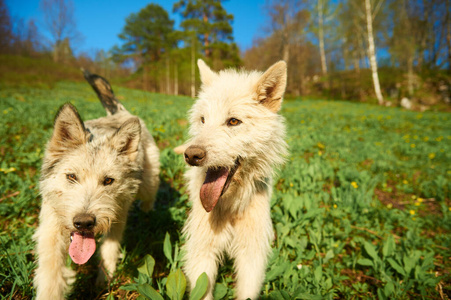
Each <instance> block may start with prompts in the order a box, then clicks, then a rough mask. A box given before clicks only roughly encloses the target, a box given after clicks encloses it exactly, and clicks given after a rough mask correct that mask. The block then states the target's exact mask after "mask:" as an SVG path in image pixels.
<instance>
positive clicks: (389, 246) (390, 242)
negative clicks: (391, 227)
mask: <svg viewBox="0 0 451 300" xmlns="http://www.w3.org/2000/svg"><path fill="white" fill-rule="evenodd" d="M395 248H396V244H395V239H394V238H393V236H392V235H390V236H389V237H388V238H387V240H386V241H385V243H384V246H383V247H382V255H384V258H386V257H387V256H391V255H392V254H393V252H394V251H395Z"/></svg>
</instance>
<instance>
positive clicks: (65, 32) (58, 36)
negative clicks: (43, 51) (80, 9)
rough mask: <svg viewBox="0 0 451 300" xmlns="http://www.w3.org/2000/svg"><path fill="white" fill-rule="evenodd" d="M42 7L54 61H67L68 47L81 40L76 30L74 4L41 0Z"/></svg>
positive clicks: (66, 0) (58, 0)
mask: <svg viewBox="0 0 451 300" xmlns="http://www.w3.org/2000/svg"><path fill="white" fill-rule="evenodd" d="M40 6H41V10H42V12H43V14H44V22H45V27H46V29H47V31H48V33H49V34H50V37H51V40H52V41H51V42H52V46H53V60H54V61H55V62H59V61H61V60H63V59H65V57H64V55H65V53H67V47H68V46H70V45H74V44H76V43H77V42H79V40H80V39H81V35H80V33H79V32H78V31H77V29H76V23H75V17H74V4H73V2H72V1H71V0H41V3H40ZM70 52H71V51H70Z"/></svg>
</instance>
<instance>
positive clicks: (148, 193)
mask: <svg viewBox="0 0 451 300" xmlns="http://www.w3.org/2000/svg"><path fill="white" fill-rule="evenodd" d="M142 137H143V146H144V149H145V155H144V168H143V180H142V183H141V185H140V187H139V191H138V199H140V200H141V201H142V202H141V209H142V210H143V211H144V212H148V211H149V210H151V209H153V205H154V202H155V198H156V195H157V191H158V188H159V186H160V175H159V173H160V160H159V159H160V154H159V150H158V147H157V146H156V145H155V144H154V143H152V142H151V139H152V137H151V136H150V133H148V132H147V130H146V132H144V131H143V136H142Z"/></svg>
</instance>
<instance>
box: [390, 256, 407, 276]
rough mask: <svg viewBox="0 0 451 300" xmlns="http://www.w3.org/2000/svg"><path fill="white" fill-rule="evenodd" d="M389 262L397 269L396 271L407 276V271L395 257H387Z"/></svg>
mask: <svg viewBox="0 0 451 300" xmlns="http://www.w3.org/2000/svg"><path fill="white" fill-rule="evenodd" d="M387 261H388V263H389V264H390V266H391V267H392V268H393V269H395V271H396V272H398V273H399V274H401V275H403V276H406V271H404V269H403V268H402V267H401V266H400V265H399V264H398V263H397V262H396V261H395V260H394V259H393V258H389V259H387Z"/></svg>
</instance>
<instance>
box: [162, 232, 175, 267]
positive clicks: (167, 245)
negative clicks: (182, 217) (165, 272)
mask: <svg viewBox="0 0 451 300" xmlns="http://www.w3.org/2000/svg"><path fill="white" fill-rule="evenodd" d="M163 252H164V256H166V258H167V259H168V260H169V261H170V262H171V264H172V263H173V262H174V261H173V260H172V244H171V236H170V235H169V233H168V232H166V236H165V237H164V244H163Z"/></svg>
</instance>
